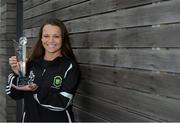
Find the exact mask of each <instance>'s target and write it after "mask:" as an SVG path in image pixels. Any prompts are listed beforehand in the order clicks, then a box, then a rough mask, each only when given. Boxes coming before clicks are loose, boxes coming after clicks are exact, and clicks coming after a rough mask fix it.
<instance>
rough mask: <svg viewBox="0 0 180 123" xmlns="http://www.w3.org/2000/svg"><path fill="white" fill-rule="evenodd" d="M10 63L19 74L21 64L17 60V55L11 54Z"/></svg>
mask: <svg viewBox="0 0 180 123" xmlns="http://www.w3.org/2000/svg"><path fill="white" fill-rule="evenodd" d="M9 65H10V66H11V69H12V70H13V71H14V73H16V74H17V75H18V74H19V64H18V61H17V58H16V56H11V57H10V58H9Z"/></svg>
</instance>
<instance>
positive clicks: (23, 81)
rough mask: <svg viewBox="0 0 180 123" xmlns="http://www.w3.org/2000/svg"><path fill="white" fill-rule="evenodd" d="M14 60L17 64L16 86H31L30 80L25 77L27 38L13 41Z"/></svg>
mask: <svg viewBox="0 0 180 123" xmlns="http://www.w3.org/2000/svg"><path fill="white" fill-rule="evenodd" d="M13 42H14V48H15V54H16V58H17V61H18V64H19V81H18V82H17V86H25V85H30V84H32V81H31V79H29V77H28V76H26V45H27V38H26V37H20V38H19V42H17V41H15V40H13Z"/></svg>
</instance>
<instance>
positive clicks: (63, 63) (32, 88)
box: [6, 19, 79, 122]
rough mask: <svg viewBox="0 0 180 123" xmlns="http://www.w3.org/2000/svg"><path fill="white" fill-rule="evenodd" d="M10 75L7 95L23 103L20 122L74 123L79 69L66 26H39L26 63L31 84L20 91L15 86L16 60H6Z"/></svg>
mask: <svg viewBox="0 0 180 123" xmlns="http://www.w3.org/2000/svg"><path fill="white" fill-rule="evenodd" d="M9 64H10V66H11V68H12V71H13V72H12V73H11V74H10V75H9V76H8V83H7V86H6V93H7V94H8V95H9V96H10V97H12V98H13V99H15V100H17V99H24V114H23V121H31V122H33V121H35V122H36V121H37V122H46V121H48V122H57V121H59V122H71V121H74V117H73V112H72V99H73V97H74V94H75V92H76V89H77V85H78V78H79V69H78V65H77V63H76V59H75V56H74V54H73V51H72V49H71V45H70V42H69V37H68V32H67V30H66V27H65V25H64V24H63V23H62V22H61V21H60V20H58V19H49V20H47V21H46V22H45V24H43V25H42V27H41V28H40V32H39V37H38V40H37V43H36V45H35V46H34V47H33V51H32V53H31V55H30V57H29V59H28V61H27V66H28V68H27V71H28V76H29V78H30V79H31V80H32V81H33V83H34V84H32V85H27V86H23V87H18V86H16V85H17V84H16V83H17V82H18V80H19V79H18V71H19V65H18V62H17V59H16V56H12V57H11V58H9Z"/></svg>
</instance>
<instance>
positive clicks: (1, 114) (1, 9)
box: [0, 0, 16, 122]
mask: <svg viewBox="0 0 180 123" xmlns="http://www.w3.org/2000/svg"><path fill="white" fill-rule="evenodd" d="M15 34H16V0H0V122H12V121H15V120H16V102H15V101H13V100H12V99H10V98H9V97H8V96H6V94H5V85H6V82H7V75H8V73H9V70H10V68H9V65H8V58H9V57H10V56H11V55H12V54H13V52H14V51H13V44H12V39H15V37H16V36H15Z"/></svg>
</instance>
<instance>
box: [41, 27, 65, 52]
mask: <svg viewBox="0 0 180 123" xmlns="http://www.w3.org/2000/svg"><path fill="white" fill-rule="evenodd" d="M41 41H42V45H43V47H44V48H45V54H47V53H48V54H52V53H56V54H57V53H59V55H61V52H60V51H61V46H62V37H61V29H60V28H59V27H58V26H55V25H50V24H47V25H45V26H44V27H43V30H42V37H41Z"/></svg>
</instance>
